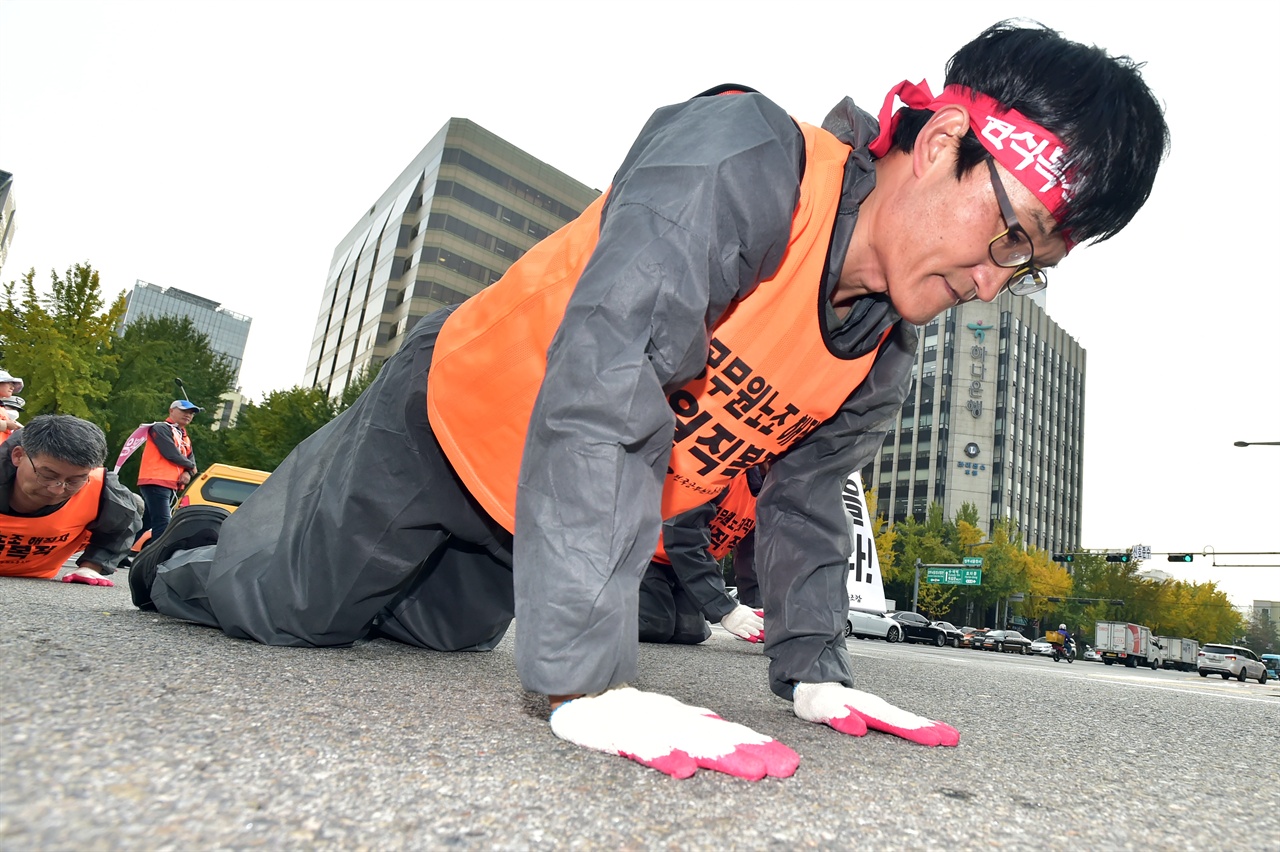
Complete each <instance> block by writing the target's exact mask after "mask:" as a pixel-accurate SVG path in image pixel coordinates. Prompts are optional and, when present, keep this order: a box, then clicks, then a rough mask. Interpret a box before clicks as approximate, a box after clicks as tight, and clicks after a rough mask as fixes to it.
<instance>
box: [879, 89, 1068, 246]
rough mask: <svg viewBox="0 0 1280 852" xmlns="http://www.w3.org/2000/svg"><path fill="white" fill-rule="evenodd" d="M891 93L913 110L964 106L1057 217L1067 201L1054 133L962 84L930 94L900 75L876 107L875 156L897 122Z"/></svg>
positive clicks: (991, 145)
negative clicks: (878, 116)
mask: <svg viewBox="0 0 1280 852" xmlns="http://www.w3.org/2000/svg"><path fill="white" fill-rule="evenodd" d="M895 98H901V99H902V102H903V103H904V104H906V105H907V106H908V107H911V108H912V109H930V110H936V109H938V108H939V107H943V106H947V105H950V104H955V105H958V106H963V107H965V108H966V109H968V110H969V115H970V120H971V121H972V123H973V125H972V126H973V129H974V130H975V131H977V134H978V141H979V142H981V143H982V147H984V148H986V149H987V151H989V152H990V153H991V156H992V157H994V158H995V160H996V162H998V163H1000V164H1001V165H1002V166H1004V167H1005V168H1006V169H1008V170H1009V171H1010V172H1011V173H1012V174H1013V175H1014V177H1016V178H1017V179H1018V180H1019V181H1021V182H1022V185H1023V186H1025V187H1026V188H1027V189H1029V190H1031V191H1032V192H1033V193H1035V196H1036V198H1039V199H1040V200H1041V201H1042V202H1044V206H1045V207H1047V208H1049V212H1050V213H1051V214H1052V215H1053V218H1054V219H1055V220H1057V221H1058V222H1061V221H1062V219H1063V217H1064V216H1065V215H1066V210H1067V203H1068V202H1069V201H1070V200H1071V187H1070V185H1068V184H1067V183H1065V182H1064V179H1063V174H1062V168H1061V162H1062V160H1063V159H1064V158H1065V157H1066V153H1067V152H1066V148H1064V147H1063V145H1062V142H1061V140H1059V139H1058V137H1057V136H1055V135H1054V134H1053V133H1051V132H1050V131H1048V130H1046V129H1045V128H1043V127H1041V126H1040V125H1038V124H1036V123H1035V122H1034V121H1032V120H1031V119H1029V118H1027V117H1026V116H1025V115H1023V114H1022V113H1020V112H1018V111H1017V110H1016V109H1009V108H1008V107H1004V106H1001V105H1000V104H998V103H997V102H996V101H995V100H994V99H993V98H990V97H988V96H986V95H984V94H982V93H981V92H975V91H973V90H972V89H969V88H967V87H965V86H947V87H946V88H945V89H943V90H942V94H941V95H939V96H938V97H936V98H935V97H934V96H933V94H932V93H931V92H930V91H929V84H928V83H927V82H925V81H924V80H921V81H920V82H919V83H910V82H908V81H906V80H903V81H902V82H901V83H899V84H898V85H897V86H895V87H894V89H893V90H892V91H891V92H889V94H888V96H887V97H886V98H885V99H884V106H882V107H881V108H880V135H879V136H877V137H876V138H875V140H874V141H873V142H872V143H871V147H870V150H871V153H872V155H874V156H876V157H883V156H884V155H885V154H888V153H889V148H890V147H891V146H892V144H893V131H894V128H895V127H897V125H898V115H897V113H895V111H894V106H895V103H894V99H895ZM1064 236H1065V234H1064ZM1067 244H1068V247H1069V246H1070V244H1071V240H1070V239H1069V238H1068V240H1067Z"/></svg>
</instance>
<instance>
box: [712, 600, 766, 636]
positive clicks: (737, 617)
mask: <svg viewBox="0 0 1280 852" xmlns="http://www.w3.org/2000/svg"><path fill="white" fill-rule="evenodd" d="M720 626H721V627H723V628H724V629H725V630H728V631H729V632H730V633H732V634H733V635H734V636H737V637H738V638H739V639H746V640H747V641H748V642H763V641H764V613H763V612H761V611H760V610H754V609H752V608H751V607H749V606H743V605H742V604H738V605H737V606H736V607H734V608H733V611H732V612H730V613H729V614H728V615H726V616H725V617H724V618H722V619H720Z"/></svg>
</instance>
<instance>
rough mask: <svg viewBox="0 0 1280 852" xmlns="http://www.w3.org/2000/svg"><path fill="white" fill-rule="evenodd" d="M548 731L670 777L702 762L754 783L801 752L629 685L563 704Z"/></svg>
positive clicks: (778, 773)
mask: <svg viewBox="0 0 1280 852" xmlns="http://www.w3.org/2000/svg"><path fill="white" fill-rule="evenodd" d="M551 730H552V731H553V732H554V733H555V735H556V736H558V737H560V739H562V740H568V741H569V742H571V743H576V744H577V745H580V746H583V747H584V748H589V749H593V750H595V751H602V752H605V753H607V754H619V755H622V756H623V757H629V758H631V759H632V760H634V761H636V762H637V763H642V764H644V765H645V766H648V767H651V768H653V769H656V770H658V771H659V772H665V773H666V774H667V775H670V776H672V777H674V778H688V777H689V776H690V775H693V774H694V773H695V772H697V771H698V767H702V768H704V769H714V770H716V771H717V772H724V773H726V774H728V775H734V776H737V777H738V778H745V779H747V780H749V781H758V780H760V779H761V778H763V777H765V776H766V775H773V776H775V777H778V778H786V777H788V776H790V775H792V774H793V773H794V772H795V771H796V767H797V766H799V765H800V756H799V755H797V754H796V753H795V752H794V751H792V750H791V749H789V748H787V747H786V746H785V745H783V744H782V743H780V742H778V741H777V740H775V739H773V738H772V737H767V736H765V735H764V734H759V733H756V732H755V731H753V730H751V729H750V728H748V727H745V726H743V725H738V724H735V723H733V722H726V721H725V720H724V719H721V718H720V717H719V716H717V715H716V714H714V713H712V712H711V711H710V710H708V709H707V708H705V707H691V706H689V705H688V704H682V703H680V702H679V701H677V700H676V699H674V698H671V697H670V696H667V695H661V694H659V693H656V692H641V691H640V690H638V689H632V688H631V687H621V688H619V689H611V690H609V691H608V692H605V693H603V694H601V695H595V696H588V697H585V698H576V699H574V700H573V701H569V702H566V703H565V704H562V705H561V706H560V707H559V708H557V709H556V711H555V712H554V713H552V714H551Z"/></svg>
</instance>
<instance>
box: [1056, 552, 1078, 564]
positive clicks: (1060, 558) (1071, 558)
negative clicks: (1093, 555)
mask: <svg viewBox="0 0 1280 852" xmlns="http://www.w3.org/2000/svg"><path fill="white" fill-rule="evenodd" d="M1053 561H1054V562H1075V561H1076V555H1075V554H1074V553H1055V554H1053Z"/></svg>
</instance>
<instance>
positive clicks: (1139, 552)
mask: <svg viewBox="0 0 1280 852" xmlns="http://www.w3.org/2000/svg"><path fill="white" fill-rule="evenodd" d="M1133 558H1134V559H1143V560H1146V559H1150V558H1151V547H1150V546H1149V545H1146V544H1135V545H1134V546H1133Z"/></svg>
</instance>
